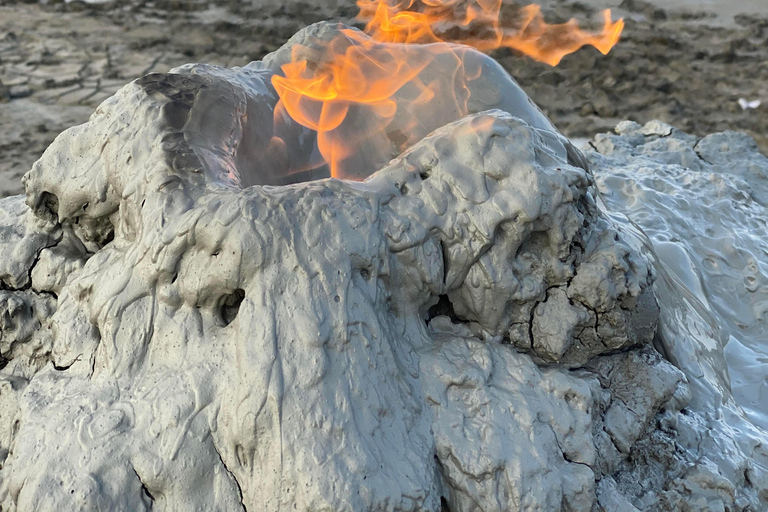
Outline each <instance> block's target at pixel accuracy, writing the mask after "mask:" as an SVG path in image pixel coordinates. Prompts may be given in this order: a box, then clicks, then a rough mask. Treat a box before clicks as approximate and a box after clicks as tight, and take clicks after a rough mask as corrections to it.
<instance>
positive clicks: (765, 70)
mask: <svg viewBox="0 0 768 512" xmlns="http://www.w3.org/2000/svg"><path fill="white" fill-rule="evenodd" d="M320 2H321V3H322V4H323V5H322V6H320V5H319V4H318V5H310V4H308V3H307V2H301V1H297V0H287V1H286V2H280V4H281V5H274V3H273V4H272V6H265V4H264V2H262V1H261V0H252V2H242V1H241V2H238V1H235V0H231V1H226V0H216V1H204V0H188V1H182V0H156V1H154V2H146V1H140V0H134V1H130V2H128V1H122V2H112V3H106V4H100V5H87V4H84V3H81V2H72V3H61V2H49V3H48V4H46V5H40V4H36V3H27V2H19V1H15V0H0V196H4V195H10V194H16V193H20V192H22V190H23V189H22V186H21V182H20V177H21V176H22V175H23V174H24V173H25V172H26V171H27V170H28V169H29V168H30V167H31V165H32V163H33V162H34V161H35V160H36V159H37V158H38V157H39V156H40V154H41V153H42V152H43V150H44V149H45V148H46V147H47V145H48V144H49V143H50V142H51V141H52V140H53V138H54V137H55V136H56V135H57V134H58V133H59V132H61V131H62V130H64V129H65V128H67V127H68V126H71V125H74V124H78V123H81V122H84V121H85V120H86V119H87V117H88V115H90V113H91V112H92V111H93V109H94V108H95V107H96V106H97V105H98V104H99V103H100V102H101V101H103V100H104V99H105V98H107V97H109V96H110V95H111V94H113V93H114V92H115V91H116V90H117V89H118V88H120V87H121V86H122V85H124V84H125V83H127V82H129V81H130V80H132V79H134V78H136V77H138V76H141V75H142V74H145V73H148V72H150V71H153V70H155V71H162V70H167V69H169V68H171V67H174V66H177V65H179V64H183V63H185V62H208V63H213V64H221V65H225V66H235V65H243V64H245V63H247V62H249V61H251V60H256V59H259V58H261V57H262V56H263V55H264V54H265V53H268V52H270V51H272V50H274V49H276V48H277V47H279V46H280V45H281V44H282V43H283V42H285V41H286V40H287V39H288V38H289V37H290V36H291V35H292V34H293V33H294V32H296V31H297V30H298V29H299V28H301V27H303V26H305V25H306V24H309V23H312V22H315V21H319V20H321V19H340V20H342V21H351V19H352V18H353V16H354V14H355V13H356V11H357V10H356V8H355V7H354V2H353V1H349V0H320ZM544 6H545V13H546V15H547V19H548V20H550V21H552V22H557V21H564V20H566V19H568V18H570V17H576V18H577V19H579V20H593V23H595V22H596V20H598V11H599V9H600V8H602V7H613V8H615V9H616V11H617V13H618V14H620V15H622V16H624V17H625V19H626V22H627V26H626V29H625V32H624V36H623V39H622V41H621V43H620V44H619V45H618V46H617V47H616V48H615V49H614V50H613V51H612V52H611V53H610V54H609V55H608V56H602V55H600V54H599V53H598V52H597V51H596V50H593V49H591V48H590V49H584V50H582V51H580V52H578V53H576V54H574V55H571V56H569V57H566V58H565V59H564V60H563V62H562V63H561V64H560V66H558V67H557V68H551V67H549V66H547V65H544V64H540V63H536V62H533V61H531V60H530V59H527V58H525V57H521V56H519V55H516V54H514V53H513V52H511V51H508V50H500V51H497V52H495V53H494V54H493V56H494V57H495V58H497V59H498V60H499V61H500V62H501V63H502V64H503V65H504V66H505V67H506V68H507V69H508V70H509V72H510V73H511V74H512V75H513V76H514V77H515V78H517V80H518V81H519V82H520V84H521V85H522V86H523V87H524V88H525V89H526V90H527V91H528V93H529V94H530V95H531V96H532V98H533V99H534V100H535V101H536V102H537V103H538V104H539V105H540V106H541V107H542V108H543V109H544V110H545V112H546V113H547V114H548V115H549V116H550V117H551V118H552V120H553V121H554V123H555V124H556V125H557V126H558V127H559V128H560V129H561V130H562V131H563V132H564V133H565V134H566V135H568V136H570V137H590V136H591V135H593V134H595V133H596V132H600V131H607V130H610V129H612V128H613V127H614V126H615V124H616V122H617V121H618V120H621V119H632V120H635V121H638V122H645V121H648V120H650V119H653V118H658V119H661V120H663V121H666V122H669V123H672V124H675V125H677V126H679V127H681V128H683V129H684V130H686V131H688V132H691V133H696V134H699V135H703V134H707V133H710V132H714V131H721V130H725V129H734V130H742V131H746V132H748V133H750V134H751V135H752V136H754V137H755V138H756V140H757V141H758V143H759V144H760V147H761V149H762V150H763V151H764V152H766V151H768V115H767V114H768V2H765V0H738V1H731V2H727V3H725V2H722V1H721V0H675V1H662V0H654V3H649V2H645V1H642V0H591V1H590V2H589V3H583V2H573V1H570V0H546V1H545V3H544ZM738 13H742V14H738ZM743 13H748V14H743ZM734 15H735V16H734ZM740 98H744V99H747V100H756V99H760V100H762V102H763V103H762V105H761V106H760V107H758V108H756V109H750V110H746V111H745V110H743V109H742V108H741V107H740V106H739V99H740Z"/></svg>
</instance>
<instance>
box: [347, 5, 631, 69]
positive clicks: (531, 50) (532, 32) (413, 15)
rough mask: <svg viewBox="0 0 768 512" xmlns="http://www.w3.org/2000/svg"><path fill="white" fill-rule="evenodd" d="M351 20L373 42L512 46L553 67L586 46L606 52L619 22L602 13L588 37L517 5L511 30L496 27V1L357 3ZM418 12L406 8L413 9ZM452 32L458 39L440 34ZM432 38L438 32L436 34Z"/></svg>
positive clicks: (498, 16) (533, 9) (573, 23)
mask: <svg viewBox="0 0 768 512" xmlns="http://www.w3.org/2000/svg"><path fill="white" fill-rule="evenodd" d="M357 5H358V6H359V7H360V13H359V14H358V16H357V18H358V19H359V20H361V21H364V22H366V23H367V25H366V27H365V31H366V32H367V33H368V34H370V35H371V37H372V38H373V39H375V40H377V41H381V42H390V43H433V42H453V43H461V44H465V45H467V46H472V47H474V48H477V49H478V50H480V51H490V50H495V49H497V48H512V49H515V50H518V51H520V52H522V53H524V54H526V55H528V56H529V57H531V58H533V59H536V60H538V61H541V62H546V63H547V64H550V65H552V66H556V65H557V64H558V63H559V62H560V60H561V59H562V58H563V57H564V56H566V55H568V54H570V53H573V52H575V51H576V50H578V49H579V48H581V47H583V46H586V45H591V46H594V47H595V48H597V49H598V50H600V52H602V53H603V55H605V54H607V53H608V52H609V51H610V49H611V48H613V47H614V46H615V45H616V43H617V42H618V41H619V36H620V35H621V31H622V30H623V28H624V21H623V20H618V21H615V22H614V21H611V11H610V10H606V11H604V13H603V15H604V18H605V21H604V25H603V30H602V31H601V32H600V33H597V34H593V33H590V32H587V31H584V30H582V29H580V28H579V25H578V23H577V22H576V20H573V19H572V20H570V21H568V22H567V23H562V24H559V25H550V24H547V23H546V22H545V21H544V17H543V15H542V13H541V7H540V6H538V5H535V4H531V5H528V6H526V7H523V8H522V9H521V10H520V11H519V13H518V19H517V22H516V23H515V25H516V26H514V27H504V26H502V24H501V0H475V1H474V2H467V1H466V0H422V1H421V2H418V3H417V2H416V1H415V0H404V1H401V2H399V3H397V4H395V5H390V4H388V3H387V2H386V1H385V0H358V2H357ZM417 7H418V8H419V10H411V9H414V8H417ZM455 28H458V29H459V32H460V33H466V35H464V36H458V37H451V36H448V35H446V34H448V33H450V32H451V30H450V29H455ZM437 34H440V35H439V36H438V35H437Z"/></svg>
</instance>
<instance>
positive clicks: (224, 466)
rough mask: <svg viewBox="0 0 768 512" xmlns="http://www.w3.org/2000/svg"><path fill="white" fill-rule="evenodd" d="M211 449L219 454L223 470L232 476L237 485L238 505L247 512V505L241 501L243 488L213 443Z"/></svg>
mask: <svg viewBox="0 0 768 512" xmlns="http://www.w3.org/2000/svg"><path fill="white" fill-rule="evenodd" d="M213 449H214V450H215V451H216V455H218V456H219V461H220V462H221V465H222V467H223V468H224V471H226V472H227V474H228V475H229V476H230V477H231V478H232V481H233V482H235V485H236V486H237V494H238V496H239V498H240V506H241V507H243V510H244V511H245V512H248V507H246V506H245V503H243V488H242V487H240V482H238V481H237V478H235V475H234V474H233V473H232V471H230V469H229V467H228V466H227V464H226V463H225V462H224V459H223V458H222V456H221V453H219V450H218V449H217V448H216V446H215V445H214V447H213Z"/></svg>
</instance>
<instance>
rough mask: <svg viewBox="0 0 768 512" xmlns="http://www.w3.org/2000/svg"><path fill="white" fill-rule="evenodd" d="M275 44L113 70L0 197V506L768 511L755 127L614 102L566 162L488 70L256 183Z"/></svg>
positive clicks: (261, 173) (539, 120)
mask: <svg viewBox="0 0 768 512" xmlns="http://www.w3.org/2000/svg"><path fill="white" fill-rule="evenodd" d="M322 27H323V26H321V27H320V28H319V29H318V28H317V27H315V28H314V29H310V30H327V26H325V27H326V28H322ZM299 37H300V36H299ZM279 56H280V52H279V51H278V52H277V53H276V54H275V55H273V56H271V57H268V58H267V59H265V61H264V63H262V64H253V65H249V66H247V67H245V68H242V69H238V68H235V69H231V70H230V69H224V68H217V67H210V66H199V65H197V66H188V67H184V68H180V69H177V70H175V71H172V72H170V73H165V74H152V75H148V76H146V77H144V78H142V79H139V80H137V81H135V82H133V83H131V84H129V85H127V86H125V87H124V88H123V89H122V90H121V91H120V92H119V93H118V94H117V95H115V96H114V97H112V98H110V99H109V100H107V101H105V102H104V103H103V104H102V105H101V106H100V107H99V109H98V110H97V111H96V112H95V113H94V115H93V116H92V117H91V119H90V121H89V122H88V123H87V124H85V125H82V126H79V127H75V128H71V129H70V130H67V131H66V132H64V133H63V134H62V135H60V136H59V137H58V138H57V139H56V141H55V142H54V143H53V144H52V145H51V147H50V148H49V149H48V150H47V151H46V153H45V154H44V156H43V157H42V158H41V159H40V160H39V161H38V162H37V163H36V164H35V166H34V168H33V169H32V171H30V172H29V173H28V174H27V175H26V177H25V187H26V196H15V197H11V198H8V199H4V200H2V201H1V202H0V247H2V249H3V254H4V256H5V257H4V258H3V259H2V261H0V280H1V281H2V287H1V289H0V313H1V316H0V319H1V321H2V323H1V324H0V327H1V328H2V331H0V356H1V357H2V359H0V366H2V369H0V413H1V414H0V509H1V510H3V511H28V510H29V511H31V510H132V511H133V510H150V509H157V510H178V511H185V510H251V511H253V510H270V511H272V510H311V511H315V510H316V511H320V510H350V511H352V510H354V511H358V510H359V511H367V510H380V511H385V510H386V511H418V510H424V511H435V512H437V511H446V510H447V511H452V512H455V511H459V512H469V511H478V510H482V511H504V510H527V511H533V510H566V511H592V510H597V511H607V512H614V511H616V512H629V511H632V510H669V511H671V510H731V511H735V510H739V511H748V510H751V511H757V510H762V509H763V508H764V507H765V506H766V504H768V473H766V468H768V462H767V461H768V459H766V452H765V450H766V449H765V441H766V435H765V433H764V431H763V430H762V425H763V422H762V421H761V415H760V414H759V413H758V412H756V411H759V410H760V407H761V404H760V402H759V399H760V398H759V397H757V398H756V397H753V396H751V395H750V393H758V391H757V390H756V389H755V388H754V387H750V386H747V385H744V386H740V385H735V384H734V383H733V379H734V375H736V371H734V370H732V369H731V368H737V367H738V368H742V373H741V375H742V377H740V378H743V379H744V380H743V381H740V382H753V381H750V380H749V379H755V376H756V375H758V374H759V369H758V370H754V369H753V370H750V368H749V367H748V365H742V366H740V367H739V366H734V365H735V364H736V363H735V361H736V359H735V358H737V356H738V355H739V354H742V355H743V352H739V351H735V350H729V347H730V346H731V344H730V343H729V344H728V345H726V342H727V341H728V338H727V337H726V333H727V334H729V335H730V336H731V338H738V339H740V340H743V341H744V343H745V344H746V345H745V346H748V345H750V344H752V346H753V349H754V350H759V347H756V346H754V345H755V344H757V340H758V339H759V335H760V333H761V332H762V331H761V330H760V329H761V328H762V325H761V324H760V319H761V315H762V313H761V312H760V311H757V310H753V311H752V316H749V312H748V311H747V312H740V311H736V310H735V309H732V310H729V309H727V308H726V306H727V305H728V304H734V303H733V302H728V301H727V300H726V297H727V294H728V293H730V290H731V289H735V288H738V287H737V284H739V285H740V284H741V281H740V279H742V277H743V278H744V279H746V280H747V281H746V282H748V283H752V281H750V280H749V279H748V278H749V277H750V276H753V277H754V278H755V279H756V280H757V282H756V284H755V285H754V286H757V288H756V290H759V293H762V292H763V290H762V288H761V281H760V279H761V278H760V277H759V275H761V274H760V268H761V265H762V264H763V263H762V261H763V258H764V257H765V256H764V254H765V253H764V252H760V251H761V247H762V246H761V245H760V244H759V243H757V242H756V241H755V239H754V238H750V236H749V230H746V231H741V232H738V233H737V234H736V235H733V237H732V238H731V239H728V240H725V239H726V238H727V237H728V235H727V233H725V232H724V231H720V230H721V229H723V230H726V231H727V229H728V226H729V224H727V222H729V221H732V222H733V223H736V222H737V221H738V220H739V219H752V221H753V222H755V223H756V224H755V227H754V229H758V227H759V223H760V222H761V221H759V220H757V217H754V215H758V214H760V213H761V212H762V210H760V209H759V208H762V206H761V205H762V204H764V203H763V198H762V195H761V190H762V189H760V188H759V187H758V186H754V187H752V188H751V189H750V188H749V187H747V186H745V185H744V182H743V180H744V179H753V178H754V177H757V178H754V179H758V178H759V179H764V178H763V177H764V176H765V173H766V172H768V164H767V163H766V161H765V159H764V158H763V157H761V156H760V155H759V154H758V153H757V151H756V149H755V148H754V146H750V145H749V144H748V142H747V141H745V140H743V139H741V138H739V137H738V136H735V135H727V134H726V135H720V136H712V137H710V138H707V139H703V140H701V141H699V140H697V139H696V138H690V137H687V136H685V135H684V134H680V133H679V132H676V131H674V130H673V129H671V128H669V127H665V126H663V125H659V124H655V125H648V126H646V127H645V128H642V127H640V126H639V125H633V124H624V125H622V126H621V127H620V128H621V130H620V134H619V135H612V136H603V137H600V138H598V139H596V141H594V142H593V144H594V148H595V149H596V150H597V151H594V152H590V153H589V154H588V155H587V156H588V160H589V161H590V162H591V167H592V169H593V170H592V171H590V170H589V169H588V165H587V163H588V162H587V159H585V157H584V156H583V155H582V154H581V153H580V152H579V151H578V150H576V149H575V148H574V147H573V146H572V145H571V144H570V143H569V142H568V141H567V140H566V139H565V138H564V137H562V136H561V135H559V134H558V133H557V132H556V131H554V128H552V126H551V124H550V123H549V122H548V121H547V120H546V118H545V117H544V116H543V114H541V113H540V112H539V111H538V109H536V108H535V106H533V105H532V103H530V101H529V100H528V99H527V97H526V96H525V95H524V93H522V91H521V90H520V89H519V88H518V87H517V85H516V84H515V83H514V81H513V80H511V79H509V77H506V78H505V80H506V81H503V82H497V83H500V84H501V85H500V86H499V87H500V89H499V95H500V96H499V98H500V100H499V102H498V104H491V105H487V108H490V109H491V110H485V109H482V111H481V109H477V111H476V112H474V113H471V114H470V115H468V116H465V117H462V118H460V119H455V120H449V121H450V122H448V124H446V125H445V126H441V127H438V126H435V128H436V129H435V130H434V131H432V133H431V134H429V135H428V136H426V137H425V138H423V139H422V140H421V141H419V142H417V143H415V144H414V145H412V146H411V147H409V148H407V149H406V150H405V151H404V152H403V153H402V154H400V155H399V156H397V158H395V159H394V160H392V161H390V162H389V163H386V164H385V165H383V166H382V167H381V169H379V170H378V171H376V172H375V173H373V174H372V175H371V176H370V177H368V178H367V179H366V180H364V181H343V180H336V179H322V180H315V181H309V182H301V183H294V184H288V185H285V184H283V185H280V186H270V185H262V184H264V183H272V184H277V183H280V182H281V181H280V180H282V178H283V177H282V175H280V174H279V173H275V169H278V168H279V167H276V166H277V165H278V164H279V163H280V160H279V159H275V158H273V157H274V153H270V152H269V151H266V149H265V148H268V147H269V141H271V140H272V137H273V136H274V133H273V132H272V131H271V130H273V129H274V125H273V124H272V119H273V117H272V115H273V109H274V105H275V103H276V97H275V95H274V91H273V90H271V88H270V85H269V77H270V76H271V73H273V72H274V70H273V69H271V68H270V62H272V61H275V60H276V59H279ZM504 76H506V75H504ZM504 102H507V103H504ZM499 107H500V108H501V109H499ZM292 129H295V130H296V132H295V133H298V134H299V135H302V132H304V133H303V135H302V136H297V138H296V144H298V146H294V147H293V148H294V150H295V151H298V150H299V149H301V150H303V149H307V153H304V154H305V155H306V154H311V151H312V150H311V145H312V142H311V134H310V133H308V130H304V129H302V128H301V127H293V128H292ZM286 139H287V140H289V141H290V140H291V139H290V138H288V137H286ZM736 142H738V143H739V144H736ZM301 144H307V146H308V147H307V148H302V147H301ZM296 148H298V149H296ZM598 151H599V152H598ZM385 156H386V155H382V156H380V157H377V158H384V157H385ZM292 157H293V156H292ZM295 157H296V158H302V156H301V155H297V156H295ZM377 161H378V160H377ZM716 170H720V172H728V173H729V174H730V175H732V176H730V175H722V174H721V175H718V176H720V178H717V177H713V176H715V174H714V173H715V171H716ZM646 175H647V178H644V176H646ZM316 177H318V176H313V175H311V174H310V175H303V176H302V179H313V178H316ZM595 177H597V179H596V178H595ZM665 177H666V178H665ZM643 179H647V180H648V181H647V182H644V181H643ZM664 179H667V181H666V182H665V183H666V187H667V188H663V187H656V186H655V183H656V181H654V180H664ZM718 179H719V180H721V181H723V183H720V182H719V181H717V180H718ZM740 180H742V181H740ZM288 181H299V180H288ZM676 183H682V184H681V185H676ZM652 185H653V187H654V188H652V187H651V186H652ZM598 186H600V187H602V188H603V192H604V193H605V194H604V195H605V201H606V202H608V204H609V205H610V206H611V207H612V208H614V209H616V210H621V211H624V212H625V213H626V214H627V215H629V216H630V217H631V218H632V219H633V220H634V221H635V222H636V223H639V224H640V225H641V226H642V228H643V229H645V230H646V232H647V233H648V235H649V236H647V235H646V234H645V233H644V232H643V231H641V230H640V229H639V228H638V225H637V224H635V223H633V222H630V220H629V219H628V218H627V217H626V216H624V215H622V214H619V213H611V212H610V211H608V210H607V209H606V207H605V206H604V204H603V199H602V198H601V196H600V193H599V192H598ZM675 187H678V189H679V190H678V189H675ZM708 187H712V188H713V189H715V190H716V191H717V194H719V195H717V196H715V197H717V198H718V199H717V200H716V199H714V197H709V201H711V204H708V205H700V206H695V207H693V206H691V203H689V206H690V207H689V208H685V203H683V201H686V200H687V201H693V200H694V199H697V200H698V199H701V198H702V197H705V196H709V194H710V192H711V190H710V188H708ZM729 187H731V188H729ZM652 190H655V191H652ZM630 192H631V193H630ZM686 193H690V196H689V197H690V199H686V198H687V197H688V196H686V195H685V194H686ZM664 194H667V195H666V196H664ZM639 197H640V198H642V197H649V198H651V199H652V200H653V201H656V203H654V202H652V201H651V200H649V201H646V202H645V204H646V208H647V210H648V211H642V207H641V206H638V204H637V200H638V199H637V198H639ZM669 201H677V202H678V203H676V204H675V205H674V208H675V212H676V213H677V215H676V216H673V215H671V214H666V213H665V211H664V208H672V207H670V206H669ZM653 212H657V213H659V215H660V216H661V217H659V218H657V217H654V215H653ZM697 212H699V213H700V212H704V213H707V214H709V215H715V212H717V217H708V220H709V221H710V223H711V224H713V225H712V226H711V229H712V230H713V231H712V233H708V234H707V236H708V237H710V239H711V241H712V244H714V245H707V243H706V241H705V240H704V239H701V240H698V239H696V238H695V237H694V236H693V235H694V234H695V233H696V230H697V226H699V225H700V217H697V215H699V213H697ZM736 212H738V215H741V216H742V217H738V216H737V213H736ZM704 213H701V214H702V215H703V214H704ZM660 218H661V219H674V222H672V220H669V225H668V226H665V225H664V223H663V220H659V219H660ZM697 219H698V220H697ZM715 219H722V220H721V222H722V224H720V225H718V224H717V222H715ZM697 222H699V223H698V224H697ZM683 228H686V229H687V230H686V229H683ZM665 236H667V237H670V238H667V239H666V241H668V242H669V241H677V240H682V242H683V244H682V245H678V246H677V247H679V248H678V249H675V248H673V247H672V246H669V245H663V242H664V241H665V238H664V237H665ZM686 244H687V245H686ZM708 247H709V248H710V250H714V249H712V247H715V248H716V249H717V251H719V252H718V254H720V255H721V256H722V259H721V260H718V262H719V264H720V265H721V267H720V269H721V272H720V273H718V272H716V271H715V270H701V269H703V268H705V267H706V265H709V264H710V263H709V262H708V260H707V258H708V257H710V256H708V255H707V254H708V253H706V250H707V248H708ZM674 251H678V252H679V251H684V252H685V254H686V255H687V256H686V257H687V258H688V259H687V260H685V259H683V258H682V256H680V254H675V253H674ZM750 254H752V256H753V260H754V263H752V264H750V263H749V262H750V261H752V260H749V255H750ZM734 255H738V257H741V258H744V259H745V261H746V262H747V263H748V264H747V267H746V268H753V269H754V271H753V272H752V274H749V275H745V276H737V275H736V273H735V271H734V272H730V271H729V272H726V271H724V270H722V269H723V264H724V263H728V265H729V266H728V269H731V270H732V269H734V268H737V267H738V265H739V261H737V260H735V256H734ZM685 261H687V262H688V263H689V264H688V267H683V266H682V265H681V262H685ZM675 265H677V267H675ZM750 265H751V266H750ZM706 268H708V267H706ZM696 269H699V270H696ZM688 270H690V272H688V273H686V272H687V271H688ZM702 272H709V275H711V276H712V279H709V281H708V282H709V283H710V285H707V286H705V285H701V282H702V281H701V280H699V281H696V279H694V278H695V277H700V276H701V275H703V274H702ZM718 276H720V277H722V280H721V281H718V280H717V279H716V278H717V277H718ZM697 282H698V283H699V285H700V286H699V288H697V285H696V283H697ZM704 282H707V281H706V280H704ZM734 287H735V288H734ZM739 290H741V289H740V288H739ZM740 293H741V292H740ZM705 299H706V300H705ZM739 300H740V301H741V302H739V303H743V302H744V301H749V300H750V299H749V296H748V295H746V294H743V296H740V299H739ZM731 313H732V316H731V317H728V316H727V315H729V314H731ZM741 313H743V314H741ZM726 317H727V318H729V319H730V320H732V321H731V322H730V323H729V324H728V325H727V327H722V325H721V319H722V318H726ZM745 319H746V320H745ZM749 319H751V320H752V323H751V324H746V327H743V324H744V322H745V321H747V320H749ZM740 329H741V330H746V331H748V332H749V333H750V335H751V336H753V338H749V339H747V338H744V337H742V336H741V334H742V331H740ZM729 370H730V374H729ZM752 399H754V400H757V401H758V402H756V403H757V405H754V406H752V407H750V406H749V400H752Z"/></svg>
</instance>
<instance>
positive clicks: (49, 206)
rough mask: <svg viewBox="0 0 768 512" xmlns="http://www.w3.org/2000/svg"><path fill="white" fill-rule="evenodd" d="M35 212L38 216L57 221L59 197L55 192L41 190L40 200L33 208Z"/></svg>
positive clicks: (56, 222)
mask: <svg viewBox="0 0 768 512" xmlns="http://www.w3.org/2000/svg"><path fill="white" fill-rule="evenodd" d="M35 213H36V214H38V215H39V216H40V217H43V218H45V219H48V220H51V221H52V222H54V223H55V224H58V223H59V198H58V197H57V196H56V194H51V193H50V192H43V193H42V194H40V202H39V203H38V205H37V208H35Z"/></svg>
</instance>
